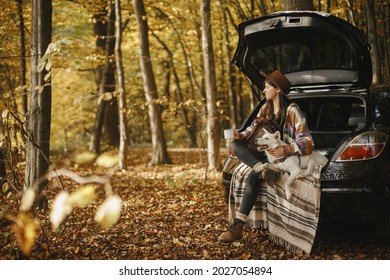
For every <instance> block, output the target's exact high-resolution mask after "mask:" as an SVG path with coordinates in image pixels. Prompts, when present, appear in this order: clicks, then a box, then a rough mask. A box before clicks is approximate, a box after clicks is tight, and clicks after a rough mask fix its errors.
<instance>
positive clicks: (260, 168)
mask: <svg viewBox="0 0 390 280" xmlns="http://www.w3.org/2000/svg"><path fill="white" fill-rule="evenodd" d="M252 169H253V171H255V172H256V173H261V172H262V171H263V170H264V169H266V167H265V166H264V164H256V165H255V166H253V168H252Z"/></svg>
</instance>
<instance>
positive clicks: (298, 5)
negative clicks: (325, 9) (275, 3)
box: [283, 0, 314, 11]
mask: <svg viewBox="0 0 390 280" xmlns="http://www.w3.org/2000/svg"><path fill="white" fill-rule="evenodd" d="M283 6H284V10H285V11H299V10H309V11H314V4H313V0H283Z"/></svg>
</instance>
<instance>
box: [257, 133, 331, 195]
mask: <svg viewBox="0 0 390 280" xmlns="http://www.w3.org/2000/svg"><path fill="white" fill-rule="evenodd" d="M255 143H256V144H257V145H259V148H258V149H259V150H264V151H265V153H266V155H267V159H268V161H269V162H270V163H265V164H263V168H264V169H272V170H275V171H279V170H281V171H285V172H288V173H289V174H290V175H289V177H288V179H287V180H286V182H285V184H284V188H285V191H286V197H287V199H290V197H291V186H292V184H293V183H294V182H295V180H296V179H300V178H304V177H306V176H308V175H311V174H312V173H313V169H314V167H315V166H317V165H319V166H320V167H321V168H322V167H323V166H324V165H325V164H326V163H327V162H328V159H327V158H326V157H325V156H324V155H322V154H320V153H318V152H316V151H313V153H311V154H310V155H306V156H300V157H299V156H298V155H293V156H289V157H287V158H286V159H285V160H284V161H281V162H276V161H277V160H278V159H277V158H275V157H273V156H272V155H271V154H270V153H269V152H268V150H269V149H275V148H277V147H279V146H286V143H285V142H283V141H282V140H281V137H280V133H279V131H277V132H275V133H273V134H272V133H270V132H268V131H266V132H265V133H264V135H263V136H262V137H260V138H256V140H255ZM302 169H306V170H305V171H303V170H302Z"/></svg>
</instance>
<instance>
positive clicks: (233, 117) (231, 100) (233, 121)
mask: <svg viewBox="0 0 390 280" xmlns="http://www.w3.org/2000/svg"><path fill="white" fill-rule="evenodd" d="M220 5H221V9H222V15H223V23H224V35H225V47H226V56H225V58H226V62H225V63H226V68H227V78H228V104H229V117H230V119H229V124H230V127H236V126H237V110H236V106H235V105H236V104H237V97H236V95H235V92H234V85H235V79H234V76H233V66H232V62H231V57H232V54H231V50H230V35H229V25H228V21H227V11H226V8H227V7H226V0H220Z"/></svg>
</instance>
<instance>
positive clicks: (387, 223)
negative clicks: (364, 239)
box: [375, 215, 390, 244]
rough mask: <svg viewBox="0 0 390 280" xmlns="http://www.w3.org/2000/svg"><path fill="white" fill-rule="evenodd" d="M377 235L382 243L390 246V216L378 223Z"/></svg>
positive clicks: (376, 224) (376, 227)
mask: <svg viewBox="0 0 390 280" xmlns="http://www.w3.org/2000/svg"><path fill="white" fill-rule="evenodd" d="M375 233H376V236H377V238H378V240H379V241H380V242H383V243H386V244H390V215H388V216H386V217H385V218H381V219H379V220H378V221H376V223H375Z"/></svg>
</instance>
